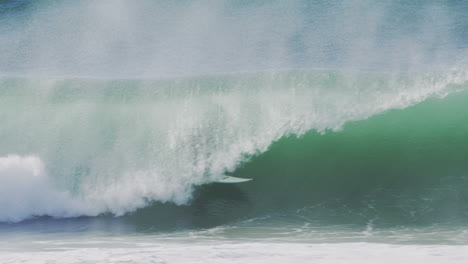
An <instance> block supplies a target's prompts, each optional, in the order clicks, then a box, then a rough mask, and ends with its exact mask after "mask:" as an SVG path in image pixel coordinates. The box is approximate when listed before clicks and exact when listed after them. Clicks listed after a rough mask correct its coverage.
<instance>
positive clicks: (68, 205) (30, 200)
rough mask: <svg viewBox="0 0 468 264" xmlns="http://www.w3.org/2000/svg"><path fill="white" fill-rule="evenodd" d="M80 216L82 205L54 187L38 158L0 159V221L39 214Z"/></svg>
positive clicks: (7, 157)
mask: <svg viewBox="0 0 468 264" xmlns="http://www.w3.org/2000/svg"><path fill="white" fill-rule="evenodd" d="M82 213H84V206H83V205H82V204H80V203H79V202H78V201H76V200H73V199H72V198H71V197H70V195H69V194H68V193H67V192H65V191H59V190H57V189H55V188H54V186H53V185H52V183H51V181H50V179H49V178H48V177H47V174H46V173H45V169H44V164H43V162H42V161H41V160H40V159H39V158H38V157H35V156H25V157H21V156H18V155H8V156H6V157H0V222H17V221H21V220H23V219H26V218H29V217H32V216H41V215H48V216H55V217H70V216H77V215H80V214H82Z"/></svg>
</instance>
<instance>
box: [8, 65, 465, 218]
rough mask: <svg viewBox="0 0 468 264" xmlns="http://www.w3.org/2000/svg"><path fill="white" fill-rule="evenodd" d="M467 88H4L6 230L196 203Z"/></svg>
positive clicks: (195, 83)
mask: <svg viewBox="0 0 468 264" xmlns="http://www.w3.org/2000/svg"><path fill="white" fill-rule="evenodd" d="M467 80H468V74H467V73H466V72H463V71H453V72H449V73H430V74H411V75H409V74H398V75H395V74H393V75H392V74H380V73H359V74H358V73H345V72H332V71H293V72H277V73H274V74H273V73H258V74H232V75H215V76H205V77H192V78H176V79H166V80H125V79H124V80H118V79H117V80H107V79H69V78H65V79H47V80H42V79H27V78H2V79H1V80H0V87H1V88H0V98H1V99H0V100H1V105H0V110H1V111H0V113H1V114H0V119H1V120H2V130H1V131H0V138H2V142H1V143H0V145H1V150H2V154H3V155H4V156H3V157H1V158H0V181H1V187H0V188H1V190H2V192H1V195H2V199H0V208H1V210H0V221H7V222H17V221H21V220H24V219H27V218H31V217H37V216H53V217H73V216H81V215H87V216H95V215H98V214H102V213H112V214H114V215H117V216H120V215H123V214H126V213H129V212H133V211H134V210H136V209H138V208H142V207H145V206H148V205H150V204H152V203H153V202H163V203H164V202H170V203H175V204H179V205H182V204H187V203H189V202H190V201H191V198H192V194H193V191H194V188H195V187H196V186H199V185H203V184H208V183H210V182H213V181H216V179H218V178H219V177H221V176H222V175H224V174H225V173H230V172H231V173H232V172H234V171H235V170H236V168H237V167H238V166H240V165H242V164H244V163H246V162H248V161H249V159H250V157H252V156H255V155H259V154H260V153H263V152H265V151H266V150H267V149H268V147H269V146H270V145H271V144H272V143H273V142H275V141H277V140H279V139H281V138H283V137H287V136H289V135H296V136H301V135H303V134H304V133H306V132H307V131H310V130H315V131H318V132H320V133H327V131H337V130H340V129H341V128H342V127H343V125H344V124H345V123H347V122H351V121H357V120H364V119H367V118H369V117H371V116H374V115H376V114H380V113H382V112H385V111H387V110H390V109H402V108H407V107H410V106H412V105H414V104H417V103H420V102H422V101H424V100H426V99H427V98H431V97H437V98H443V97H445V96H447V95H449V94H451V93H457V92H460V91H463V90H466V89H467V83H466V82H467ZM19 146H20V148H18V147H19ZM312 147H313V146H312ZM350 158H351V157H350ZM249 177H253V178H255V175H252V176H250V175H249ZM284 177H288V175H284ZM310 177H314V176H313V173H312V175H311V176H310Z"/></svg>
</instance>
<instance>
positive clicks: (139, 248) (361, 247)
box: [0, 240, 468, 264]
mask: <svg viewBox="0 0 468 264" xmlns="http://www.w3.org/2000/svg"><path fill="white" fill-rule="evenodd" d="M122 241H123V240H122ZM107 243H108V244H107V245H106V242H102V241H96V242H95V243H93V242H90V241H87V242H86V243H80V242H77V241H72V242H71V243H58V244H56V243H54V244H52V245H51V246H50V247H47V245H44V244H43V245H41V247H44V246H45V248H47V250H40V251H38V250H37V248H35V249H34V250H31V251H29V250H28V249H25V248H24V247H22V248H21V251H22V252H18V251H14V250H7V251H3V250H2V251H0V252H2V254H0V262H2V263H50V262H57V263H64V264H66V263H124V262H125V263H216V264H222V263H226V264H228V263H253V264H256V263H271V264H274V263H280V264H283V263H315V264H353V263H356V264H367V263H369V264H371V263H372V264H374V263H382V264H386V263H388V264H395V263H413V264H440V263H447V264H457V263H460V264H462V263H463V264H464V263H466V259H467V258H468V246H466V245H392V244H375V243H339V244H307V243H265V242H257V243H245V242H239V243H229V242H219V241H218V243H187V242H185V243H183V242H182V243H174V242H167V243H160V242H159V243H158V242H156V243H155V242H151V243H138V242H137V243H134V242H132V243H130V242H128V243H124V242H120V243H119V242H117V243H116V242H115V241H112V242H107ZM43 249H44V248H43Z"/></svg>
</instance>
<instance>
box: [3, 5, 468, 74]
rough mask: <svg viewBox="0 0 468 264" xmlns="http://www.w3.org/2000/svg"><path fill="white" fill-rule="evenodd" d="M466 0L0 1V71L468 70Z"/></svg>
mask: <svg viewBox="0 0 468 264" xmlns="http://www.w3.org/2000/svg"><path fill="white" fill-rule="evenodd" d="M466 5H467V3H466V2H464V1H411V2H406V1H366V0H355V1H209V0H206V1H148V0H143V1H138V4H136V3H135V2H133V1H125V0H115V1H114V0H113V1H110V0H103V1H10V0H7V1H2V2H1V3H0V74H1V75H27V76H31V75H37V76H77V77H89V76H91V77H112V78H115V77H118V78H133V77H135V78H140V77H148V78H160V77H167V76H173V75H201V74H215V73H226V72H251V71H269V70H283V69H297V68H333V69H345V70H358V71H361V70H365V71H427V70H431V71H433V70H434V71H441V70H445V69H447V68H449V69H453V68H464V67H466V64H467V62H468V60H467V55H466V54H467V53H468V52H467V49H468V46H467V44H466V43H467V42H468V32H467V31H466V28H468V19H467V18H466V14H464V13H463V8H462V7H464V8H466Z"/></svg>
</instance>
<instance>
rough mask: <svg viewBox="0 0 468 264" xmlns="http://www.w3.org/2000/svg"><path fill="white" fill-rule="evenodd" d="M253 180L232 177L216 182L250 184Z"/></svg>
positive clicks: (224, 177) (223, 177)
mask: <svg viewBox="0 0 468 264" xmlns="http://www.w3.org/2000/svg"><path fill="white" fill-rule="evenodd" d="M251 180H252V179H247V178H239V177H232V176H226V175H224V176H222V177H221V178H220V179H219V180H217V181H216V182H218V183H241V182H248V181H251Z"/></svg>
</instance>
